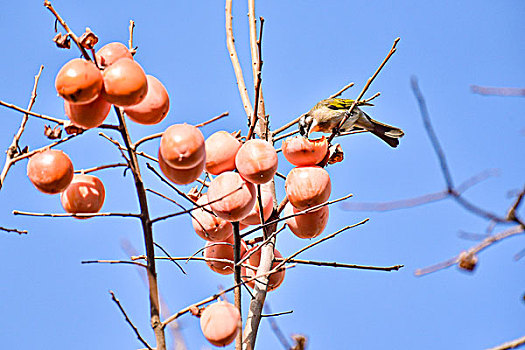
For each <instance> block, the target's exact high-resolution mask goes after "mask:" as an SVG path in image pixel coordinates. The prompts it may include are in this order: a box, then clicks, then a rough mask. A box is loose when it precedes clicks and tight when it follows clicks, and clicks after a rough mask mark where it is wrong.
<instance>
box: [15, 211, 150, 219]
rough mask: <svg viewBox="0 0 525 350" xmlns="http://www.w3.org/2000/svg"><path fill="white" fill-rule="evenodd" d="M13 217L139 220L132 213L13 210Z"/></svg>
mask: <svg viewBox="0 0 525 350" xmlns="http://www.w3.org/2000/svg"><path fill="white" fill-rule="evenodd" d="M13 215H25V216H40V217H51V218H93V217H106V216H120V217H133V218H140V214H134V213H78V214H72V213H63V214H62V213H60V214H55V213H32V212H28V211H20V210H13Z"/></svg>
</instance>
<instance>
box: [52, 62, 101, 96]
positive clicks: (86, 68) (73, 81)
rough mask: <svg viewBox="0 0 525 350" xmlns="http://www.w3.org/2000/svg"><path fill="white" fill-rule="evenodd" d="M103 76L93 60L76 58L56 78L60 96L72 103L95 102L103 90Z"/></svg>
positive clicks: (61, 69)
mask: <svg viewBox="0 0 525 350" xmlns="http://www.w3.org/2000/svg"><path fill="white" fill-rule="evenodd" d="M102 86H103V77H102V73H100V70H99V69H98V68H97V66H95V64H94V63H93V62H89V61H86V60H84V59H81V58H75V59H72V60H71V61H69V62H67V63H66V64H65V65H64V66H63V67H62V68H60V70H59V71H58V74H57V76H56V79H55V88H56V90H57V92H58V94H59V95H60V96H62V97H63V98H64V99H65V100H66V101H69V102H70V103H80V104H82V103H90V102H93V101H94V100H95V99H96V98H97V97H98V96H99V95H100V92H101V89H102Z"/></svg>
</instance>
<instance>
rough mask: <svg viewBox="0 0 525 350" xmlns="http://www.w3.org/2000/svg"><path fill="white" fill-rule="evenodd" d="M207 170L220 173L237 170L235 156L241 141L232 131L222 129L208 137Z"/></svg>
mask: <svg viewBox="0 0 525 350" xmlns="http://www.w3.org/2000/svg"><path fill="white" fill-rule="evenodd" d="M205 146H206V171H208V172H209V173H210V174H213V175H219V174H220V173H223V172H225V171H231V170H235V156H236V155H237V151H239V148H241V143H240V142H239V140H237V139H236V138H235V137H233V136H232V135H231V134H230V133H228V132H226V131H224V130H221V131H217V132H216V133H214V134H212V135H211V136H210V137H208V138H207V139H206V142H205Z"/></svg>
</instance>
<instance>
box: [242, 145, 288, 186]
mask: <svg viewBox="0 0 525 350" xmlns="http://www.w3.org/2000/svg"><path fill="white" fill-rule="evenodd" d="M277 163H278V161H277V152H276V151H275V148H273V146H272V145H271V144H270V143H269V142H268V141H265V140H259V139H252V140H248V141H246V142H245V143H244V145H242V147H241V148H240V149H239V151H238V152H237V155H236V156H235V166H236V168H237V170H238V171H239V174H241V175H242V177H243V178H245V179H246V180H248V181H250V182H252V183H254V184H263V183H266V182H268V181H270V180H271V179H272V178H273V176H274V175H275V173H276V172H277Z"/></svg>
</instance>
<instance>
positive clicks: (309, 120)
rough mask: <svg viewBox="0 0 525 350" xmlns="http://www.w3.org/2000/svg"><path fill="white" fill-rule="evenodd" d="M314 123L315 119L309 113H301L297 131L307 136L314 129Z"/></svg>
mask: <svg viewBox="0 0 525 350" xmlns="http://www.w3.org/2000/svg"><path fill="white" fill-rule="evenodd" d="M315 124H316V122H315V119H314V118H313V117H312V116H311V115H308V113H306V114H303V115H302V116H301V119H299V133H300V134H301V136H303V137H306V138H307V137H308V136H309V135H310V133H311V132H313V131H314V130H313V129H314V127H315Z"/></svg>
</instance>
